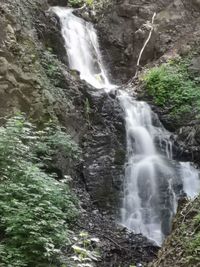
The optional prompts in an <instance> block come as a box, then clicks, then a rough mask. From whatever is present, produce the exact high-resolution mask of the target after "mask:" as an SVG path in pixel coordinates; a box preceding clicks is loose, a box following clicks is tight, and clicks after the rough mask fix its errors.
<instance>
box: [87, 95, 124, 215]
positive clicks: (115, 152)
mask: <svg viewBox="0 0 200 267" xmlns="http://www.w3.org/2000/svg"><path fill="white" fill-rule="evenodd" d="M86 94H87V97H88V103H89V105H90V106H91V107H90V108H91V110H90V112H89V114H88V123H89V125H90V127H89V131H88V132H87V134H85V136H84V142H83V147H84V169H83V174H84V179H85V182H86V186H87V189H88V191H89V193H90V195H91V197H92V200H93V202H94V203H96V204H97V205H98V206H99V207H100V208H101V209H102V210H107V211H108V210H109V213H111V214H113V213H114V212H115V211H116V210H119V206H120V204H121V203H120V192H122V190H121V189H122V184H123V170H124V163H125V156H126V151H125V147H126V144H125V143H126V140H125V139H126V134H125V127H124V120H123V116H122V114H123V112H122V110H121V108H120V104H119V102H118V100H117V99H116V96H115V94H114V93H113V94H112V93H111V94H110V95H108V94H107V93H105V92H101V91H100V90H99V91H98V92H97V91H96V90H95V91H93V92H91V93H90V94H89V92H87V93H86ZM116 208H117V209H116Z"/></svg>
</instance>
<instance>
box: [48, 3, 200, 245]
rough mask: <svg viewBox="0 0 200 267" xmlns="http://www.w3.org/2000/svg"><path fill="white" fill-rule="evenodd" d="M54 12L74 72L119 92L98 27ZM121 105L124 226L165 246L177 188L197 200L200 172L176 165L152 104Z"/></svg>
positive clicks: (124, 98) (124, 101) (124, 97)
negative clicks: (124, 145) (111, 78)
mask: <svg viewBox="0 0 200 267" xmlns="http://www.w3.org/2000/svg"><path fill="white" fill-rule="evenodd" d="M52 9H53V11H54V12H55V13H56V14H57V15H58V16H59V18H60V21H61V26H62V35H63V38H64V40H65V47H66V52H67V55H68V59H69V66H70V68H71V69H74V70H78V71H79V72H80V77H81V79H83V80H85V81H87V82H88V83H89V84H91V85H92V86H94V87H95V88H104V89H105V90H106V91H107V92H108V91H109V90H110V89H116V90H117V87H116V86H114V85H112V84H111V83H110V82H109V79H108V75H107V73H106V70H105V67H104V65H103V61H102V58H101V53H100V49H99V43H98V38H97V34H96V31H95V29H94V27H93V25H92V24H91V23H88V22H86V21H84V20H83V19H81V18H78V17H76V16H75V15H73V10H72V9H66V8H61V7H54V8H52ZM118 99H119V102H120V105H121V107H122V108H123V110H124V116H125V122H126V140H127V148H126V149H127V161H126V164H125V177H124V194H123V201H122V202H123V203H122V209H121V223H122V224H123V225H124V226H126V227H127V228H128V229H130V230H132V231H134V232H135V233H142V234H144V235H145V236H147V237H148V238H149V239H152V240H154V241H155V242H156V243H157V244H159V245H160V244H161V243H162V241H163V239H164V237H165V235H166V234H167V232H169V228H170V222H171V219H172V217H173V215H174V214H175V212H176V208H177V197H178V196H179V195H180V194H181V192H180V190H181V189H176V184H177V183H180V184H181V185H182V187H183V190H184V191H185V193H186V194H187V195H188V196H189V197H192V198H193V197H195V196H196V195H197V194H198V192H199V190H200V180H199V172H198V171H197V170H196V169H195V168H194V167H192V166H191V164H190V163H188V162H187V163H183V162H181V163H179V162H177V161H174V160H173V154H172V146H173V143H172V142H171V141H170V133H169V132H167V131H166V130H165V129H164V127H163V126H162V124H161V123H160V121H159V119H158V118H157V116H156V115H155V114H154V113H153V112H152V110H151V108H150V107H149V105H148V104H147V103H145V102H141V101H136V100H135V99H133V98H132V97H131V96H129V95H128V94H127V93H125V92H123V91H120V90H118Z"/></svg>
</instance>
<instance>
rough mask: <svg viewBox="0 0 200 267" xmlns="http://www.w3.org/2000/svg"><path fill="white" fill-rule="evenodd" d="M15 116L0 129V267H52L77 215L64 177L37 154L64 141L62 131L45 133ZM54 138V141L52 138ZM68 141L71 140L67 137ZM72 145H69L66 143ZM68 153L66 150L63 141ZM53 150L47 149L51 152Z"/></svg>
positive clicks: (47, 131)
mask: <svg viewBox="0 0 200 267" xmlns="http://www.w3.org/2000/svg"><path fill="white" fill-rule="evenodd" d="M50 132H51V131H50V130H49V129H47V130H46V131H44V133H45V134H46V136H45V138H44V139H43V132H41V131H39V132H38V131H37V130H36V128H35V127H34V126H33V125H32V124H31V123H30V122H28V121H26V119H25V118H24V117H23V116H21V115H19V116H16V117H14V118H12V119H9V120H8V122H7V123H6V125H5V127H0V179H1V182H0V215H1V217H0V231H1V239H0V263H1V266H2V267H4V266H5V267H23V266H27V267H34V266H41V267H42V266H53V265H50V263H51V264H53V263H56V262H58V261H59V255H60V254H61V247H62V246H64V245H66V244H69V238H68V226H69V224H71V223H72V222H73V221H74V220H75V218H76V215H77V210H76V207H75V206H76V200H75V199H74V197H73V196H72V195H71V193H70V191H69V188H68V186H67V184H66V183H65V181H60V182H58V181H56V180H55V178H54V176H53V175H47V174H46V173H45V172H44V171H43V170H42V169H41V167H42V166H43V164H42V162H41V159H40V158H39V157H38V156H37V153H38V147H40V146H41V143H42V142H44V143H45V142H46V141H47V143H45V147H46V149H47V150H46V151H48V149H49V150H50V151H52V150H53V147H56V146H58V145H62V144H63V142H64V145H66V144H68V142H69V136H67V143H65V141H63V140H60V138H65V134H64V133H62V134H61V132H59V135H57V134H56V132H55V133H54V135H49V136H48V135H47V133H50ZM55 139H56V140H55ZM70 142H71V141H70ZM71 144H72V143H70V146H71ZM66 148H67V151H69V155H70V156H71V155H72V153H73V152H72V150H71V148H70V149H69V147H68V146H67V145H66ZM50 154H52V153H50Z"/></svg>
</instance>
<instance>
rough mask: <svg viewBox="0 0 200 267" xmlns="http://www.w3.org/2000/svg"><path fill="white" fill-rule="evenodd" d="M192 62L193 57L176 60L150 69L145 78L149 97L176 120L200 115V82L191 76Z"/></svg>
mask: <svg viewBox="0 0 200 267" xmlns="http://www.w3.org/2000/svg"><path fill="white" fill-rule="evenodd" d="M190 62H191V57H187V58H185V59H176V60H173V61H170V62H168V63H165V64H162V65H161V66H159V67H154V68H152V69H150V70H149V71H147V72H146V74H145V75H144V76H143V80H144V83H145V91H146V93H147V95H149V96H150V97H151V98H152V100H153V102H154V103H155V104H156V105H158V106H160V107H161V108H166V109H167V110H168V111H169V114H170V115H171V116H172V117H173V118H176V119H180V118H182V117H184V116H186V115H187V116H188V115H189V114H190V113H191V112H192V115H193V118H197V117H198V116H199V114H200V82H199V79H197V77H195V76H194V75H193V76H192V75H190V73H189V71H188V66H189V65H190Z"/></svg>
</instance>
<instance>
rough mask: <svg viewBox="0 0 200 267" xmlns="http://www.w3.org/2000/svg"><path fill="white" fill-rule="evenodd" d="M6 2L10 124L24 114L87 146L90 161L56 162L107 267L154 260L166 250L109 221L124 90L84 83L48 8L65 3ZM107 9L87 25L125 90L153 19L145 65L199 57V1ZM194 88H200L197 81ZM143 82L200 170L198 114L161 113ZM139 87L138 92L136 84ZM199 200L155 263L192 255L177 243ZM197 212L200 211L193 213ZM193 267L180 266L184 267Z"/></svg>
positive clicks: (121, 145)
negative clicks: (104, 89) (53, 122)
mask: <svg viewBox="0 0 200 267" xmlns="http://www.w3.org/2000/svg"><path fill="white" fill-rule="evenodd" d="M0 4H1V5H0V12H1V18H0V93H1V97H0V123H1V125H3V124H4V123H5V120H6V119H7V118H8V117H10V116H11V115H13V114H16V113H17V112H19V111H20V112H23V113H25V114H26V115H27V117H29V118H30V119H31V120H32V121H34V122H36V124H37V126H38V127H42V126H43V125H44V123H46V122H48V121H49V120H56V121H57V123H58V124H59V125H62V126H64V127H65V128H66V129H67V133H69V134H70V135H71V136H72V137H73V138H74V140H76V141H77V142H78V143H79V144H80V146H81V148H82V151H83V159H82V161H81V162H79V163H78V165H77V163H76V164H74V163H73V162H71V161H69V159H67V158H66V155H63V154H62V153H61V154H58V155H57V156H56V157H55V159H54V160H55V162H54V166H52V169H53V170H54V171H55V172H57V173H58V174H59V178H62V177H64V175H72V176H73V177H74V180H73V182H72V184H73V190H74V191H75V192H76V193H77V194H78V195H79V197H80V199H81V201H80V206H81V208H80V209H81V210H82V214H81V217H80V218H81V219H80V221H81V223H80V224H79V225H78V226H76V227H77V228H78V230H80V229H86V230H87V231H89V232H90V233H91V234H96V235H97V236H99V237H100V239H101V241H102V245H101V247H100V250H101V252H102V254H103V261H102V262H101V263H99V266H114V267H115V266H116V267H118V264H119V263H120V264H121V266H124V267H125V266H129V265H130V264H131V263H132V262H139V261H143V262H149V261H151V260H152V259H153V258H154V257H155V252H156V251H157V247H156V246H154V245H152V244H151V243H149V241H148V240H146V239H145V238H144V237H142V236H141V235H138V236H134V235H132V234H129V233H127V232H126V231H125V230H123V229H120V228H119V229H118V228H116V225H115V224H114V223H113V218H110V217H109V216H106V215H105V214H107V213H109V214H115V213H116V210H119V209H118V208H119V206H120V192H121V187H122V183H123V181H122V175H123V171H124V169H123V168H124V162H125V156H126V155H125V145H126V144H125V143H126V141H125V128H124V121H123V116H122V113H123V111H122V110H121V108H120V106H119V103H118V100H117V98H116V95H115V93H113V92H111V93H109V94H107V93H105V92H102V91H101V90H100V91H99V92H98V93H97V92H96V90H94V89H93V88H92V87H91V86H89V85H87V84H86V83H85V82H84V81H81V80H80V78H79V73H77V72H75V71H71V70H69V67H68V59H67V57H66V51H65V48H64V42H63V39H62V36H61V33H60V23H59V20H58V18H57V17H56V16H55V15H54V14H52V12H51V11H49V7H50V5H62V6H65V5H67V1H65V0H49V1H48V3H47V1H45V0H44V1H39V0H34V1H27V0H16V1H12V0H0ZM105 7H106V8H105V9H104V8H102V7H101V9H99V10H98V9H95V11H96V12H97V13H96V15H95V16H94V13H92V12H91V8H90V12H91V16H89V18H88V19H90V20H93V21H94V23H95V26H96V28H97V30H98V33H99V40H100V43H101V50H102V53H103V58H104V61H105V62H106V64H107V69H108V71H109V73H110V78H111V80H113V81H115V83H118V84H123V83H124V82H127V81H128V80H129V79H130V78H132V77H133V75H134V74H135V71H136V62H137V58H138V55H139V52H140V51H141V48H142V46H143V43H144V41H145V40H146V38H147V35H148V33H149V29H150V26H152V25H151V24H150V22H151V19H152V16H153V13H154V12H156V14H157V15H156V20H155V24H154V25H153V27H154V31H153V35H152V37H151V39H150V42H149V43H148V45H147V47H146V49H145V50H144V53H143V55H142V58H141V62H140V63H141V66H142V67H146V68H151V67H152V66H154V65H159V64H161V63H163V62H166V61H167V60H168V59H169V58H172V59H173V58H174V57H177V56H178V57H186V56H187V55H188V54H189V53H190V51H193V53H198V51H197V50H198V49H197V47H198V45H199V40H200V28H199V25H200V24H199V22H200V21H199V13H200V2H199V0H193V1H186V0H183V1H181V0H167V1H162V0H160V1H154V0H151V1H137V0H135V1H131V0H129V1H128V0H125V1H122V0H121V1H119V0H113V1H111V2H110V3H109V5H108V6H106V5H105ZM81 13H82V12H81ZM81 15H82V16H85V15H84V14H83V13H82V14H81ZM183 40H186V41H185V42H183ZM198 63H199V61H198V60H197V59H196V56H195V54H192V57H191V58H190V64H189V66H187V69H190V70H191V71H195V75H194V76H192V78H191V79H193V80H195V79H196V78H198V77H199V66H198ZM142 75H143V71H142ZM142 75H141V77H142ZM195 82H197V83H198V79H196V80H195ZM136 85H137V90H138V92H139V97H140V98H142V99H145V100H147V101H148V102H149V103H151V105H152V106H153V108H154V110H155V111H156V112H157V113H158V114H159V115H160V118H161V120H162V122H163V123H164V125H165V126H166V127H167V128H168V129H170V130H173V131H174V132H175V133H176V134H177V135H176V136H177V137H174V138H175V144H176V146H175V147H177V148H176V149H175V150H176V151H175V152H176V156H177V158H184V159H189V160H191V159H194V160H195V162H196V163H197V164H200V146H199V134H198V133H199V118H198V116H197V115H198V114H196V115H195V116H196V117H195V118H194V119H192V120H191V116H193V113H192V112H193V111H192V110H193V109H191V111H192V112H189V113H187V115H188V114H190V117H189V119H184V120H183V118H184V116H186V115H185V113H184V114H182V115H181V117H179V118H178V119H177V118H175V119H174V117H173V116H172V114H171V113H170V111H169V109H168V108H167V105H164V106H162V107H161V106H159V105H158V104H157V103H156V102H155V99H152V96H151V95H149V94H148V92H147V93H145V94H144V91H145V90H146V89H145V88H146V87H145V86H146V84H145V82H144V80H143V79H142V78H141V79H140V80H139V82H138V80H137V81H136ZM131 90H133V91H134V88H133V86H132V89H131ZM178 120H180V121H181V123H178ZM191 133H192V136H191ZM190 137H191V138H190ZM188 138H189V139H188ZM196 203H197V200H196V201H195V202H194V204H193V203H192V204H191V203H190V204H187V205H186V208H185V210H184V212H183V213H180V214H181V215H180V214H179V215H178V217H177V221H176V222H175V223H174V229H175V230H174V233H173V235H172V237H170V238H169V239H168V240H167V241H166V243H165V245H164V248H163V250H162V251H161V252H160V255H159V259H160V260H158V261H157V262H156V263H154V265H153V266H170V264H171V259H172V258H173V257H172V255H171V254H170V253H169V254H167V256H166V259H163V258H165V255H166V248H167V249H168V248H170V249H171V248H173V251H174V253H177V251H178V253H179V251H181V252H180V257H181V255H183V257H184V258H185V257H186V258H187V257H189V256H190V255H191V253H190V251H191V249H190V248H188V249H186V250H187V251H186V250H184V252H182V251H183V248H182V243H181V245H180V246H179V245H178V246H176V244H177V243H176V242H175V241H176V238H177V236H180V232H179V231H178V229H179V226H180V224H181V222H182V218H183V217H184V223H185V224H184V225H185V227H188V226H189V224H190V222H192V223H193V222H194V221H193V219H194V218H196V216H197V214H198V211H196V210H198V205H196ZM191 205H192V207H194V209H195V212H194V213H192V214H191V216H187V215H188V212H189V211H190V207H191ZM193 205H194V206H193ZM98 209H100V210H101V211H103V214H104V216H102V214H100V213H99V210H98ZM192 209H193V208H192ZM182 216H183V217H182ZM108 225H109V226H108ZM192 225H193V226H192V227H191V228H190V227H188V228H189V234H190V235H192V234H193V232H195V234H196V233H199V229H198V226H197V225H196V219H195V222H194V223H193V224H192ZM78 230H77V231H78ZM186 235H187V231H186ZM184 238H185V237H184ZM192 238H193V237H192ZM174 240H175V241H174ZM174 242H175V243H174ZM177 248H178V250H177ZM195 249H196V248H195ZM132 251H133V252H132ZM185 251H186V252H185ZM181 253H182V254H181ZM197 256H198V255H197ZM195 257H196V254H195ZM160 262H163V263H162V264H163V265H160V264H161V263H160ZM194 262H195V264H196V261H192V262H190V261H189V262H187V264H188V265H187V266H194V265H192V264H194ZM197 262H198V261H197ZM178 264H179V265H178ZM180 264H182V265H180ZM184 264H185V262H183V263H182V262H181V263H180V262H179V261H177V265H176V266H185V265H184ZM195 266H197V265H195Z"/></svg>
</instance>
